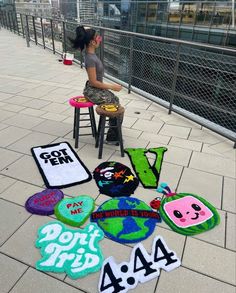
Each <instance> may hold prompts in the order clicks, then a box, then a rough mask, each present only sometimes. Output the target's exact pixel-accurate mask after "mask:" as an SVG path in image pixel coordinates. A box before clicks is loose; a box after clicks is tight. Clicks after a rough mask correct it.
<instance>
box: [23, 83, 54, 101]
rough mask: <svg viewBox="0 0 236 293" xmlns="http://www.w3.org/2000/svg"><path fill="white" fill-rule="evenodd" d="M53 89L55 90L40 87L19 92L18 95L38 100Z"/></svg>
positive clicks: (51, 87)
mask: <svg viewBox="0 0 236 293" xmlns="http://www.w3.org/2000/svg"><path fill="white" fill-rule="evenodd" d="M54 89H56V88H55V87H53V86H45V85H41V86H38V87H36V88H34V89H27V90H23V91H21V93H20V94H21V96H24V97H32V98H39V97H42V96H43V95H45V94H47V93H49V92H51V91H52V90H54Z"/></svg>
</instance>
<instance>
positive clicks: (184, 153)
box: [147, 142, 192, 166]
mask: <svg viewBox="0 0 236 293" xmlns="http://www.w3.org/2000/svg"><path fill="white" fill-rule="evenodd" d="M161 146H162V147H166V148H167V151H166V152H165V154H164V162H168V163H172V164H176V165H180V166H188V164H189V160H190V157H191V153H192V151H191V150H186V149H183V148H179V147H174V146H170V145H164V144H162V145H161ZM155 147H158V146H157V143H153V142H150V143H149V144H148V147H147V148H155ZM151 155H152V154H151V153H147V156H148V157H149V156H151Z"/></svg>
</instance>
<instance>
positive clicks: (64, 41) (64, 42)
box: [62, 21, 67, 52]
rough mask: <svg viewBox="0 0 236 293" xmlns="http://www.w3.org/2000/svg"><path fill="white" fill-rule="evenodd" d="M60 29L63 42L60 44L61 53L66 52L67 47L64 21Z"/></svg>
mask: <svg viewBox="0 0 236 293" xmlns="http://www.w3.org/2000/svg"><path fill="white" fill-rule="evenodd" d="M62 28H63V42H62V48H63V52H66V50H67V46H66V24H65V22H64V21H62Z"/></svg>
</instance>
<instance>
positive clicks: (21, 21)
mask: <svg viewBox="0 0 236 293" xmlns="http://www.w3.org/2000/svg"><path fill="white" fill-rule="evenodd" d="M20 23H21V29H22V36H23V38H24V37H25V30H24V25H23V18H22V14H20Z"/></svg>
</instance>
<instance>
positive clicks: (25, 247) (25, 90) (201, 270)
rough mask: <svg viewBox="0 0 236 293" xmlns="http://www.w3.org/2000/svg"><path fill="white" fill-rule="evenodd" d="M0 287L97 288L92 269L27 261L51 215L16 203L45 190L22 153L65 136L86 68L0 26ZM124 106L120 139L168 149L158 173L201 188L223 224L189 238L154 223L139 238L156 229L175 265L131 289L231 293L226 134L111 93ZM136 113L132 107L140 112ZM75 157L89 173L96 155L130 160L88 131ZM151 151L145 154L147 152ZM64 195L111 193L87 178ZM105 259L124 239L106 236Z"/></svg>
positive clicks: (233, 210)
mask: <svg viewBox="0 0 236 293" xmlns="http://www.w3.org/2000/svg"><path fill="white" fill-rule="evenodd" d="M0 54H1V62H0V150H1V151H0V207H1V212H0V222H1V226H0V264H1V271H0V288H1V289H0V291H1V293H4V292H11V293H16V292H17V293H32V292H34V293H41V292H43V293H62V292H63V293H64V292H67V293H76V292H91V293H95V292H97V286H98V278H99V275H100V273H99V272H98V273H94V274H90V275H88V276H87V277H85V278H83V279H78V280H71V279H70V278H68V277H67V276H66V275H65V274H52V273H50V274H46V273H42V272H39V271H37V270H35V262H36V261H37V260H38V259H40V253H39V250H38V249H36V248H35V247H34V242H35V240H36V233H37V229H38V228H39V227H40V226H41V225H42V224H44V223H47V222H48V221H50V220H52V218H53V217H42V216H37V215H31V214H29V213H28V212H27V211H26V210H25V208H24V203H25V201H26V200H27V198H28V197H29V196H31V195H32V194H34V193H36V192H39V191H41V190H43V189H44V187H45V186H44V182H43V180H42V177H41V175H40V173H39V171H38V168H37V166H36V164H35V162H34V160H33V158H32V155H31V153H30V148H31V147H33V146H38V145H44V144H49V143H52V142H60V141H68V142H69V143H70V144H71V146H74V141H73V139H72V123H73V109H72V108H71V107H70V106H69V104H68V99H69V98H70V97H71V96H75V95H79V94H81V93H82V92H83V87H84V84H85V81H86V79H87V76H86V72H85V70H84V69H83V70H82V69H80V68H79V66H77V65H73V66H64V65H63V64H62V63H60V62H58V56H57V55H53V54H52V53H51V52H49V51H46V50H43V49H42V48H40V47H36V46H34V44H32V43H31V47H30V48H27V47H26V43H25V40H24V39H23V38H21V37H19V36H17V35H15V34H13V33H10V32H9V31H6V30H4V29H1V30H0ZM118 95H119V97H120V100H121V103H122V104H123V105H124V106H125V108H126V112H125V119H124V123H123V135H124V143H125V147H147V148H149V147H158V146H166V147H167V148H168V151H167V152H166V154H165V157H164V163H163V167H162V171H161V176H160V181H159V182H163V181H164V182H168V184H169V185H170V187H171V188H172V189H173V190H177V191H178V192H192V193H195V194H199V195H202V196H203V197H204V198H206V199H207V200H209V201H210V202H211V203H212V204H213V205H214V206H215V207H216V208H217V209H218V211H219V214H220V216H221V223H220V225H219V226H217V227H216V228H214V229H213V230H211V231H209V232H206V233H203V234H199V235H197V236H195V237H185V236H183V235H180V234H177V233H175V232H173V231H172V230H170V228H169V227H168V226H167V225H166V224H165V223H161V224H160V225H158V226H157V227H156V230H155V232H154V233H153V235H152V236H151V237H149V238H148V239H147V240H145V241H143V242H142V243H143V244H144V246H145V247H146V248H147V250H149V251H150V248H151V244H152V240H153V238H154V236H155V235H161V236H163V238H164V239H165V241H166V243H167V245H168V246H169V248H171V249H173V250H174V251H175V252H176V253H177V255H178V257H179V258H181V261H182V266H181V267H180V268H178V269H176V270H174V271H172V272H169V273H166V272H164V271H161V274H160V277H159V278H158V279H154V280H152V281H150V282H147V283H144V284H139V285H138V286H137V287H136V289H135V290H132V291H130V292H147V293H152V292H158V293H172V292H173V293H178V292H179V293H180V292H181V293H188V292H191V293H195V292H196V293H211V292H224V293H234V292H235V285H236V281H235V267H236V264H235V260H236V258H235V251H236V235H235V231H236V207H235V205H236V201H235V198H236V196H235V189H236V188H235V184H236V180H235V160H236V150H235V149H233V142H231V141H229V140H226V139H225V138H223V137H221V136H219V135H217V134H215V133H213V132H211V131H209V130H207V129H204V128H202V127H201V126H199V125H198V124H195V123H193V122H191V121H189V120H187V119H184V118H182V117H181V116H179V115H177V114H174V113H173V114H171V115H168V113H167V110H166V109H164V108H162V107H161V106H158V105H157V104H155V103H153V102H151V101H149V100H147V99H144V98H143V97H141V96H138V95H136V94H133V93H131V94H128V93H127V90H126V89H123V90H122V91H121V92H119V93H118ZM138 113H139V114H138ZM76 152H77V153H78V155H79V157H80V158H81V159H82V161H83V162H84V163H85V165H86V166H87V167H88V168H89V170H90V171H91V172H92V171H93V170H94V168H95V167H96V166H97V165H98V164H99V163H101V162H103V161H106V160H115V161H118V162H121V163H124V164H126V165H128V166H130V167H131V165H130V161H129V159H128V157H127V156H125V157H124V158H121V157H120V152H119V148H118V147H115V146H107V145H105V146H104V152H103V159H102V160H99V159H98V158H97V155H98V150H97V149H95V147H94V141H93V139H92V138H91V137H90V136H87V137H83V138H81V142H80V145H79V149H77V150H76ZM150 159H152V158H150ZM63 192H64V194H65V195H67V196H68V197H73V196H77V195H80V194H88V195H90V196H91V197H93V198H94V199H95V202H96V205H99V204H101V203H102V202H104V201H105V200H107V199H109V198H108V197H107V196H105V195H102V194H99V192H98V189H97V186H96V184H95V182H94V180H92V181H90V182H89V183H85V184H82V185H77V186H74V187H70V188H66V189H63ZM134 196H135V197H137V198H139V199H141V200H143V201H145V202H146V203H148V204H149V202H150V201H151V200H152V199H153V198H154V197H156V196H157V193H156V192H155V190H148V189H144V188H143V187H142V186H141V185H140V186H139V187H138V188H137V190H136V192H135V194H134ZM101 247H102V250H103V253H104V256H105V258H106V257H108V256H113V257H114V258H115V259H116V260H117V262H121V261H128V259H129V255H130V252H131V247H132V245H122V244H118V243H116V242H113V241H111V240H109V239H107V238H105V239H104V240H103V241H102V242H101Z"/></svg>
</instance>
